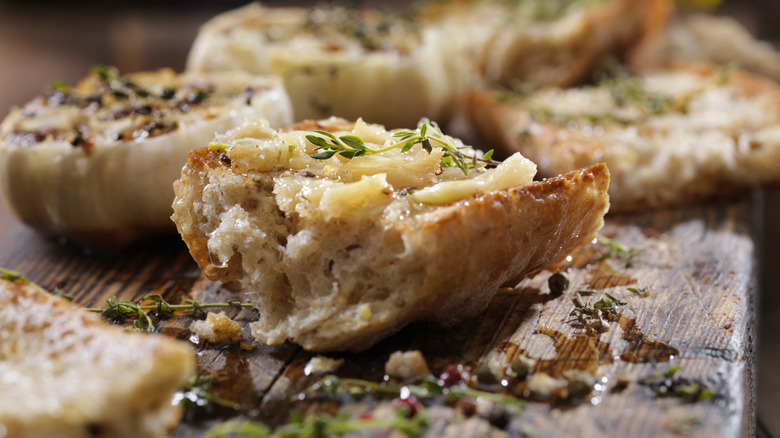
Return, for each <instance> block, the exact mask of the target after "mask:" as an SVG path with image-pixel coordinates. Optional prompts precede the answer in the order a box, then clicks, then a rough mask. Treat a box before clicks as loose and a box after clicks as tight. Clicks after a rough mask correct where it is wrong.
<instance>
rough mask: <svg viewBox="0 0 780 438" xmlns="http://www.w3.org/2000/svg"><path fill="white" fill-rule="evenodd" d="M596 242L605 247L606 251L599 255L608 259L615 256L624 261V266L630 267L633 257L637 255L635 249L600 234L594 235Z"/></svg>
mask: <svg viewBox="0 0 780 438" xmlns="http://www.w3.org/2000/svg"><path fill="white" fill-rule="evenodd" d="M596 242H598V243H599V244H601V245H604V246H606V247H607V249H608V251H607V252H606V253H603V254H602V255H601V258H602V259H608V258H610V257H617V258H620V259H622V260H623V261H624V262H625V267H626V268H630V267H631V264H632V263H633V261H634V257H636V255H637V252H638V251H637V250H636V249H634V248H631V247H628V246H626V245H623V244H622V243H620V242H618V241H616V240H613V239H610V238H608V237H604V236H602V235H601V234H597V235H596Z"/></svg>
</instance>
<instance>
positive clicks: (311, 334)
mask: <svg viewBox="0 0 780 438" xmlns="http://www.w3.org/2000/svg"><path fill="white" fill-rule="evenodd" d="M271 180H272V178H271V177H270V176H268V175H263V174H260V175H257V174H241V175H236V174H235V173H234V172H233V171H232V169H231V166H230V164H229V163H226V162H225V160H222V159H220V154H219V153H217V152H214V151H209V150H198V151H193V152H191V153H190V155H189V160H188V163H187V165H186V166H185V167H184V169H183V170H182V178H181V179H180V180H179V181H178V182H177V183H176V185H175V190H176V193H177V197H176V202H175V203H174V216H173V220H174V222H176V223H177V225H178V226H179V231H180V233H181V234H182V238H183V239H184V241H185V242H186V243H187V245H188V247H189V248H190V252H191V254H192V256H193V258H194V259H195V260H196V261H197V263H198V265H199V266H200V267H201V268H202V269H203V270H204V272H205V273H206V275H207V276H208V277H209V278H210V279H212V280H215V281H236V282H238V283H240V284H241V286H242V289H243V290H244V291H245V292H247V293H248V294H249V296H250V299H251V300H252V301H253V302H254V303H255V304H256V305H258V307H259V308H260V315H261V316H260V321H258V322H257V323H254V324H253V326H252V328H253V334H254V335H255V337H256V338H257V339H258V340H259V341H261V342H265V343H272V344H274V343H279V342H283V341H284V340H285V339H289V340H291V341H292V342H295V343H297V344H300V345H302V346H303V347H304V348H306V349H307V350H312V351H336V350H352V351H360V350H364V349H366V348H368V347H370V346H371V345H373V344H374V343H376V342H377V341H379V340H380V339H382V338H384V337H386V336H388V335H390V334H392V333H394V332H395V331H397V330H399V329H400V328H402V327H403V326H405V325H407V324H408V323H410V322H412V321H416V320H423V319H424V320H433V321H437V322H440V323H442V324H445V325H452V324H455V323H457V322H458V321H461V320H463V319H464V318H468V317H471V316H474V315H476V314H478V313H480V312H482V311H483V310H484V309H485V308H486V307H487V305H488V304H489V302H490V300H491V299H492V297H493V296H494V295H495V293H496V292H497V290H498V289H499V288H500V287H501V286H503V285H510V286H513V285H515V284H517V282H518V281H519V280H520V279H521V278H524V277H527V276H530V275H534V274H536V273H538V272H539V271H541V270H542V269H544V268H546V267H552V266H555V265H556V264H558V263H560V262H561V261H562V260H563V259H564V258H565V257H566V256H567V255H568V254H569V253H570V252H571V251H572V250H574V249H575V248H577V247H579V246H581V245H584V244H586V243H588V242H590V241H591V240H592V239H593V238H594V237H595V234H596V232H597V231H598V230H599V229H600V228H601V227H602V225H603V216H604V214H605V213H606V211H607V209H608V207H609V201H608V197H607V196H606V191H607V188H608V185H609V172H608V170H607V168H606V166H604V165H596V166H593V167H590V168H587V169H582V170H578V171H576V172H571V173H569V174H567V175H562V176H558V177H555V178H550V179H546V180H544V181H539V182H533V183H531V184H527V185H523V186H518V187H512V188H509V189H504V190H497V191H491V192H485V193H480V194H476V195H474V196H470V197H467V198H465V199H461V200H459V201H456V202H451V203H448V204H445V205H442V206H437V207H435V208H430V209H428V210H425V211H424V212H422V213H417V214H411V215H409V217H405V218H403V219H401V220H397V221H394V222H392V223H390V224H385V225H384V226H382V225H379V223H378V218H377V217H376V216H366V217H359V218H357V217H355V218H351V217H347V218H341V219H338V220H334V221H331V222H325V221H321V220H308V219H306V218H300V217H286V218H283V217H284V216H285V214H284V213H282V212H281V211H277V212H276V213H273V212H270V213H269V211H268V210H263V211H265V214H266V217H277V218H280V219H279V220H280V221H287V222H286V225H285V227H287V231H286V232H284V234H285V235H284V236H278V235H274V234H273V233H272V232H271V231H270V229H271V228H272V226H271V225H270V224H269V223H268V221H266V222H262V221H259V220H256V217H253V216H251V215H250V217H248V216H247V215H245V214H244V212H243V211H242V212H241V213H240V214H239V213H237V211H240V210H241V209H242V207H241V205H248V204H253V205H256V204H257V203H262V202H264V201H262V200H261V201H257V202H249V201H248V199H244V198H243V197H242V198H240V199H238V200H236V201H233V200H231V201H230V203H229V204H226V205H223V206H222V207H221V208H220V209H219V210H214V209H213V208H212V207H213V206H209V207H208V208H207V207H205V206H204V205H203V203H204V201H203V198H204V197H205V196H204V195H203V193H204V191H207V190H208V189H207V186H208V187H209V188H211V189H212V190H217V191H219V192H220V193H222V194H223V195H222V196H223V197H226V198H231V199H233V196H234V194H236V193H246V195H245V196H247V198H249V197H250V195H249V194H248V193H251V192H253V191H254V193H255V194H258V197H256V198H255V199H260V197H263V198H264V199H269V200H270V201H269V202H270V203H271V204H272V205H275V203H274V202H275V201H273V194H272V191H273V186H272V184H271V185H270V186H269V181H271ZM241 196H244V195H241ZM205 211H210V212H211V214H210V215H208V217H206V215H205V214H204V212H205ZM220 212H222V213H220ZM228 212H229V213H228ZM228 215H235V217H241V218H243V219H241V221H242V223H243V224H244V225H243V226H242V227H241V229H240V230H237V231H236V234H237V236H234V237H233V238H232V240H229V241H228V242H232V243H229V244H230V245H234V248H235V253H234V254H241V256H238V255H234V256H233V257H230V259H229V260H227V261H224V260H215V257H214V255H213V254H212V253H211V252H210V250H209V247H210V239H212V238H213V236H214V235H215V234H216V233H217V230H224V229H225V228H226V224H225V222H224V221H221V220H218V219H217V218H218V217H219V218H223V217H227V216H228ZM203 224H209V225H203ZM254 228H263V229H264V230H265V233H264V234H263V236H265V239H264V241H267V240H273V239H276V240H278V241H279V242H280V244H279V249H278V253H277V252H276V251H273V252H271V253H267V254H264V255H263V256H262V257H259V259H260V260H265V261H264V262H261V263H260V264H259V265H254V264H252V263H250V264H247V263H248V261H249V260H250V257H249V256H250V255H248V254H247V252H250V251H251V248H250V247H248V246H242V241H243V240H253V239H255V238H256V237H255V236H257V235H258V234H256V233H254V231H251V232H250V231H249V229H252V230H254ZM219 232H222V231H219ZM238 234H240V235H238ZM304 237H305V240H302V239H303V238H304ZM242 239H243V240H242ZM301 242H303V243H301ZM260 245H265V243H262V244H261V243H260V242H257V243H255V244H254V247H259V246H260ZM275 254H279V258H280V260H279V261H278V263H277V262H272V261H270V260H269V258H273V257H275ZM251 259H252V260H257V259H258V257H257V256H256V255H254V254H253V255H251ZM267 270H279V271H280V272H279V273H280V278H283V280H279V282H277V283H276V288H277V289H275V290H274V288H272V287H265V288H264V289H263V290H258V289H260V288H259V287H258V284H260V283H258V282H256V281H254V280H253V279H252V278H253V277H255V276H256V272H255V271H267ZM263 284H268V283H263Z"/></svg>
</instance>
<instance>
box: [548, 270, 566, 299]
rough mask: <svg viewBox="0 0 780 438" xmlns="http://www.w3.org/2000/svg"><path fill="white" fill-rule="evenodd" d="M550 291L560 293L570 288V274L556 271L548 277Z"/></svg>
mask: <svg viewBox="0 0 780 438" xmlns="http://www.w3.org/2000/svg"><path fill="white" fill-rule="evenodd" d="M547 286H549V288H550V293H552V294H554V295H560V294H562V293H563V292H564V291H566V289H568V288H569V276H568V275H566V273H564V272H556V273H555V274H553V275H551V276H550V278H548V279H547Z"/></svg>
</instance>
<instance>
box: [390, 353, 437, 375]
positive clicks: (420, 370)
mask: <svg viewBox="0 0 780 438" xmlns="http://www.w3.org/2000/svg"><path fill="white" fill-rule="evenodd" d="M385 374H387V375H388V376H390V377H396V378H399V379H424V378H425V377H428V376H430V375H431V370H430V369H428V363H426V362H425V358H424V357H423V355H422V353H420V351H419V350H412V351H396V352H395V353H393V354H391V355H390V358H389V359H388V360H387V362H386V363H385Z"/></svg>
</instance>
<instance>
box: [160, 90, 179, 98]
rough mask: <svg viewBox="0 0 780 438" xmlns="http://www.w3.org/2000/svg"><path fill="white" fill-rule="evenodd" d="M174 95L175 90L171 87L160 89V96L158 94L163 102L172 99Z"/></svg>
mask: <svg viewBox="0 0 780 438" xmlns="http://www.w3.org/2000/svg"><path fill="white" fill-rule="evenodd" d="M175 95H176V89H175V88H173V87H164V88H163V89H162V94H160V97H162V98H163V99H165V100H169V99H173V96H175Z"/></svg>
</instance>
